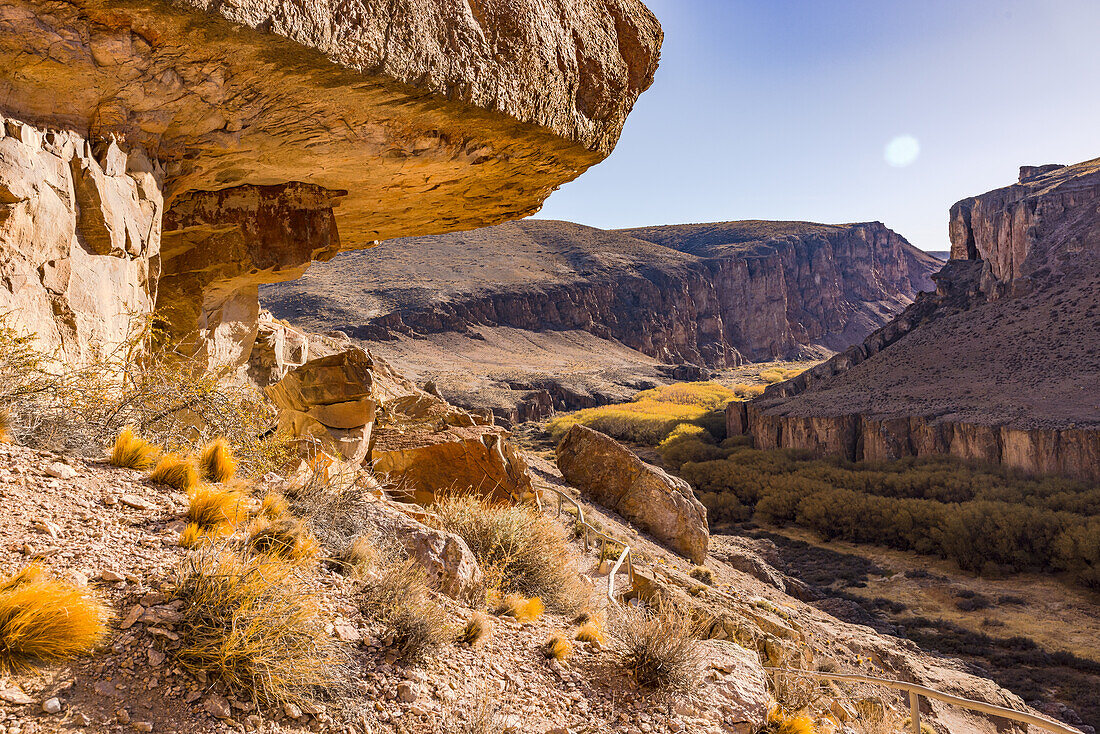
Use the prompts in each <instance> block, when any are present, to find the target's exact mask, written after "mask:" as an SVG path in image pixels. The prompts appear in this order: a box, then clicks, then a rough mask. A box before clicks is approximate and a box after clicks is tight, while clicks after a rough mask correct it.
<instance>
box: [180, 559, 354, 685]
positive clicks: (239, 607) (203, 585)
mask: <svg viewBox="0 0 1100 734" xmlns="http://www.w3.org/2000/svg"><path fill="white" fill-rule="evenodd" d="M174 593H175V597H176V598H177V599H179V600H180V601H181V602H182V603H183V607H182V609H181V610H180V613H181V615H182V620H181V623H180V625H179V629H180V631H181V640H180V649H179V651H178V652H177V656H178V659H179V661H180V663H181V664H182V665H183V666H184V667H185V668H186V669H187V670H189V671H191V672H198V671H203V672H204V673H206V674H208V675H209V676H210V677H211V678H214V679H218V680H221V681H222V682H224V683H225V684H226V685H227V686H229V688H230V689H231V690H233V691H234V692H235V693H236V694H237V695H239V696H243V697H244V698H246V699H253V700H256V701H258V702H260V703H263V704H267V705H272V704H278V703H285V702H302V701H304V700H307V699H309V698H311V697H312V696H313V695H314V693H315V692H316V691H318V690H319V689H321V688H324V687H325V686H328V685H330V684H331V683H332V682H333V680H334V676H335V675H336V671H337V669H338V666H339V664H340V662H341V659H340V656H339V650H338V644H337V643H336V641H335V640H334V639H333V638H332V637H331V635H329V634H326V633H325V630H324V627H323V626H322V624H321V621H320V617H319V614H320V609H319V606H318V603H317V598H316V595H315V594H314V592H312V591H311V590H310V588H309V587H308V584H307V583H306V582H304V581H303V580H302V579H301V578H300V573H299V570H298V569H297V568H296V567H295V566H292V565H288V564H285V563H281V562H278V561H274V560H272V559H271V558H270V557H269V556H260V557H256V558H251V559H247V558H243V557H242V556H240V555H238V554H235V553H230V552H227V551H222V552H214V551H203V552H201V553H196V554H192V555H191V556H190V557H189V558H188V559H187V561H186V562H185V565H184V567H183V569H182V571H181V573H180V575H179V581H178V582H177V584H176V587H175V589H174Z"/></svg>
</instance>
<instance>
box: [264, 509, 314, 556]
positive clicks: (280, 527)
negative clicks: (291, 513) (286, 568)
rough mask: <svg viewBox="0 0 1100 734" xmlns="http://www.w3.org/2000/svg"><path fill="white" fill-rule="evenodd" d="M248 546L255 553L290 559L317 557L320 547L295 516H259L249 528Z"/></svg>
mask: <svg viewBox="0 0 1100 734" xmlns="http://www.w3.org/2000/svg"><path fill="white" fill-rule="evenodd" d="M248 547H249V548H251V549H252V551H253V552H255V553H262V554H265V555H270V556H275V557H277V558H282V559H284V560H288V561H302V560H305V559H308V558H316V557H317V554H318V552H320V548H319V547H318V545H317V541H316V540H315V539H314V537H313V536H312V535H310V533H309V531H308V530H306V527H305V525H303V524H302V523H301V521H299V520H295V519H294V518H290V517H284V518H279V519H276V520H271V519H268V518H266V517H258V518H256V519H255V520H253V521H252V524H251V525H250V526H249V528H248Z"/></svg>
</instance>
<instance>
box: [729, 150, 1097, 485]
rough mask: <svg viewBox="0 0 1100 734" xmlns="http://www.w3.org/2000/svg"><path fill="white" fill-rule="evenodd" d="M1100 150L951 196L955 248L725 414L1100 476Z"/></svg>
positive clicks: (924, 451) (769, 440)
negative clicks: (813, 356) (888, 309)
mask: <svg viewBox="0 0 1100 734" xmlns="http://www.w3.org/2000/svg"><path fill="white" fill-rule="evenodd" d="M1098 203H1100V159H1098V160H1092V161H1085V162H1083V163H1078V164H1076V165H1072V166H1060V165H1046V166H1024V167H1022V168H1021V170H1020V180H1019V181H1018V182H1017V183H1015V184H1012V185H1011V186H1006V187H1004V188H1001V189H997V190H995V191H990V192H988V193H986V194H981V195H979V196H975V197H970V198H967V199H963V200H962V201H960V202H958V203H957V204H955V205H954V206H953V207H952V208H951V215H950V233H951V243H952V247H951V257H952V260H951V261H950V262H949V263H948V264H947V266H946V267H944V269H943V270H942V271H940V273H939V274H937V275H936V276H934V278H935V280H936V285H937V289H936V292H935V293H928V294H923V295H921V296H919V297H918V298H917V301H916V302H915V303H914V304H913V305H912V306H910V307H909V308H908V309H906V310H905V311H904V312H903V313H902V314H901V315H899V316H898V317H897V318H896V319H894V320H893V321H892V322H890V323H889V324H887V325H886V326H884V327H883V328H881V329H879V330H878V331H876V332H874V333H873V334H871V336H869V337H868V338H867V339H866V340H865V341H864V342H863V343H862V344H859V345H856V346H853V347H852V348H851V349H848V350H846V351H845V352H843V353H841V354H839V355H837V356H836V357H834V358H833V359H831V360H829V361H828V362H825V363H823V364H821V365H818V366H817V367H815V368H813V369H812V370H808V371H807V372H805V373H803V374H802V375H799V376H798V377H796V378H794V379H793V380H790V381H788V382H785V383H782V384H779V385H775V386H772V387H769V388H768V389H767V390H766V392H765V394H764V397H763V398H761V399H758V400H756V401H754V402H753V403H751V404H749V405H748V406H731V407H730V408H729V410H728V412H727V427H728V428H729V430H730V431H731V432H736V433H751V434H752V436H753V438H754V441H755V443H756V444H757V445H758V446H761V447H765V448H776V447H782V448H804V449H810V450H813V451H815V452H818V453H821V454H834V455H835V454H839V455H842V456H847V457H848V458H851V459H870V460H876V461H879V460H885V459H894V458H898V457H902V456H934V455H941V454H948V455H951V456H956V457H959V458H961V459H966V460H975V461H981V462H985V463H994V464H1004V465H1006V466H1009V467H1013V468H1016V469H1020V470H1023V471H1026V472H1029V473H1034V474H1062V475H1067V476H1071V477H1076V478H1080V479H1085V480H1089V481H1100V404H1098V403H1097V401H1096V396H1097V395H1100V361H1098V360H1097V359H1096V354H1097V352H1098V351H1100V331H1098V330H1097V328H1096V303H1097V300H1096V293H1097V292H1098V289H1100V214H1098V211H1100V210H1098V206H1097V205H1098Z"/></svg>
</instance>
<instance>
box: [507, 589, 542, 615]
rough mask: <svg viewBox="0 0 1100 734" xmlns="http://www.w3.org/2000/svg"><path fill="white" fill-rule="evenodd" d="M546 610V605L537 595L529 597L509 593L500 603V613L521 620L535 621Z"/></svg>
mask: <svg viewBox="0 0 1100 734" xmlns="http://www.w3.org/2000/svg"><path fill="white" fill-rule="evenodd" d="M545 611H546V606H545V605H544V604H543V603H542V599H540V598H538V597H537V596H534V597H531V598H530V599H528V598H527V597H524V596H520V595H519V594H509V595H508V596H506V597H504V601H502V602H501V604H500V614H503V615H506V616H509V617H513V618H515V619H516V620H518V621H520V622H534V621H535V620H537V619H538V618H539V617H541V616H542V613H543V612H545Z"/></svg>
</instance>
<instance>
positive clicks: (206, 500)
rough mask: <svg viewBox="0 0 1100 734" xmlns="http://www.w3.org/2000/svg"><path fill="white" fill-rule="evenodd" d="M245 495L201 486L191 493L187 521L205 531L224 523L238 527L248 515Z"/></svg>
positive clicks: (232, 490)
mask: <svg viewBox="0 0 1100 734" xmlns="http://www.w3.org/2000/svg"><path fill="white" fill-rule="evenodd" d="M246 505H247V499H246V497H245V495H244V494H243V493H241V492H238V491H237V490H234V489H219V488H217V487H210V486H207V485H201V486H199V487H198V488H197V489H196V490H195V491H194V492H192V493H191V502H190V504H189V505H188V507H187V516H186V517H187V521H188V522H191V523H194V524H195V525H198V526H199V527H200V528H202V529H203V530H208V529H210V528H214V527H216V526H218V525H219V524H222V523H228V524H229V525H236V524H238V523H239V522H241V521H242V520H243V519H244V518H245V517H246V516H247V515H248V508H247V506H246Z"/></svg>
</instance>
